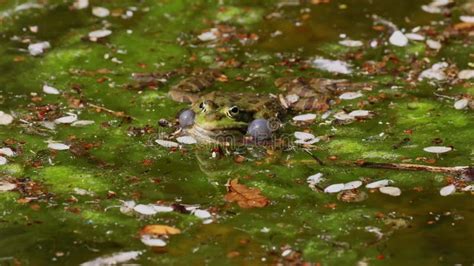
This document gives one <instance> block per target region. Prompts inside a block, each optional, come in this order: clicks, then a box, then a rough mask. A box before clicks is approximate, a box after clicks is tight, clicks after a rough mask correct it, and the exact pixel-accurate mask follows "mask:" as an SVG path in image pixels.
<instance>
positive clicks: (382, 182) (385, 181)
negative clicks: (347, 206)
mask: <svg viewBox="0 0 474 266" xmlns="http://www.w3.org/2000/svg"><path fill="white" fill-rule="evenodd" d="M392 183H393V181H392V180H390V179H382V180H377V181H375V182H372V183H370V184H367V185H366V186H365V187H366V188H381V187H385V186H388V185H390V184H392Z"/></svg>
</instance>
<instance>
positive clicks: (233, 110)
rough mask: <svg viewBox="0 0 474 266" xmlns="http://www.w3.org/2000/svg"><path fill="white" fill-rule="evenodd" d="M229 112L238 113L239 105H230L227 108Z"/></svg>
mask: <svg viewBox="0 0 474 266" xmlns="http://www.w3.org/2000/svg"><path fill="white" fill-rule="evenodd" d="M229 113H230V114H231V115H236V114H238V113H239V107H237V106H232V107H231V108H230V109H229Z"/></svg>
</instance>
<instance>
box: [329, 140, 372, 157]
mask: <svg viewBox="0 0 474 266" xmlns="http://www.w3.org/2000/svg"><path fill="white" fill-rule="evenodd" d="M328 149H329V151H330V152H331V153H332V154H358V153H361V152H363V151H365V150H366V147H364V145H362V144H361V143H360V142H359V141H356V140H351V139H336V140H333V141H331V142H330V143H329V144H328Z"/></svg>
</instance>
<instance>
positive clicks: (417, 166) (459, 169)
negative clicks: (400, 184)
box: [355, 162, 474, 177]
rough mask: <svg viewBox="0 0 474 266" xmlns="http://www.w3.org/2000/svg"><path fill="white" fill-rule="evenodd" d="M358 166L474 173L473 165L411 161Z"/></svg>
mask: <svg viewBox="0 0 474 266" xmlns="http://www.w3.org/2000/svg"><path fill="white" fill-rule="evenodd" d="M355 164H356V165H357V166H360V167H366V168H379V169H393V170H407V171H427V172H432V173H449V174H455V175H467V176H468V177H470V176H472V175H474V167H472V166H453V167H446V166H431V165H421V164H409V163H374V162H361V163H360V162H356V163H355Z"/></svg>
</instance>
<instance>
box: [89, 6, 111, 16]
mask: <svg viewBox="0 0 474 266" xmlns="http://www.w3.org/2000/svg"><path fill="white" fill-rule="evenodd" d="M92 14H93V15H94V16H96V17H99V18H105V17H107V16H109V15H110V11H109V10H108V9H107V8H105V7H100V6H95V7H93V8H92Z"/></svg>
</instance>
